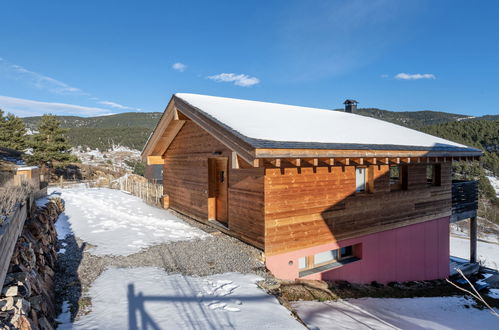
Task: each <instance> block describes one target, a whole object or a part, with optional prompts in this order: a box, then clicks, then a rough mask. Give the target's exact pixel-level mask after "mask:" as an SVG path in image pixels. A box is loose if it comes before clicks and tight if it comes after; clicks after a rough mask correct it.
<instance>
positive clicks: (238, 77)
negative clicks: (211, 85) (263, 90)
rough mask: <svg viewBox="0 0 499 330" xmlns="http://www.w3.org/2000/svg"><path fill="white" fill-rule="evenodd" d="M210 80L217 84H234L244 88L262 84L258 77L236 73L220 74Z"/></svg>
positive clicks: (210, 77)
mask: <svg viewBox="0 0 499 330" xmlns="http://www.w3.org/2000/svg"><path fill="white" fill-rule="evenodd" d="M208 79H211V80H214V81H216V82H233V83H234V85H237V86H242V87H250V86H253V85H256V84H258V83H260V79H258V78H256V77H250V76H248V75H246V74H235V73H220V74H217V75H214V76H209V77H208Z"/></svg>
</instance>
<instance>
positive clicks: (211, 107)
mask: <svg viewBox="0 0 499 330" xmlns="http://www.w3.org/2000/svg"><path fill="white" fill-rule="evenodd" d="M175 96H176V97H178V98H180V99H182V100H184V101H185V102H187V103H188V104H190V105H192V106H194V107H196V108H198V109H199V110H201V111H203V112H205V113H206V114H208V115H209V116H211V117H213V118H215V119H216V120H218V121H219V122H221V123H222V124H224V125H226V126H228V127H229V128H230V129H232V130H234V131H236V132H238V133H240V134H241V135H243V136H246V137H248V138H250V139H257V140H265V141H280V142H284V141H286V142H298V143H301V142H304V143H327V144H360V145H369V146H372V145H391V146H393V145H396V146H408V147H409V146H410V147H419V148H421V147H423V148H428V149H433V148H438V149H455V148H466V149H468V150H469V149H471V148H469V147H467V146H464V145H462V144H458V143H455V142H452V141H448V140H445V139H441V138H438V137H435V136H432V135H429V134H425V133H422V132H419V131H416V130H413V129H410V128H407V127H403V126H399V125H396V124H392V123H389V122H386V121H382V120H378V119H374V118H370V117H365V116H361V115H357V114H352V113H346V112H342V111H333V110H328V109H317V108H308V107H301V106H294V105H285V104H278V103H267V102H259V101H249V100H240V99H232V98H225V97H216V96H207V95H199V94H188V93H177V94H175ZM473 150H476V149H473Z"/></svg>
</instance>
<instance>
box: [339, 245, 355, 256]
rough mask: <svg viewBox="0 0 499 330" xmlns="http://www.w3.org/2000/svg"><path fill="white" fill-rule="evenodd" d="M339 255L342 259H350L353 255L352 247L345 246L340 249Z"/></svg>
mask: <svg viewBox="0 0 499 330" xmlns="http://www.w3.org/2000/svg"><path fill="white" fill-rule="evenodd" d="M340 255H341V257H342V258H345V257H350V256H352V255H353V253H352V246H345V247H342V248H341V249H340Z"/></svg>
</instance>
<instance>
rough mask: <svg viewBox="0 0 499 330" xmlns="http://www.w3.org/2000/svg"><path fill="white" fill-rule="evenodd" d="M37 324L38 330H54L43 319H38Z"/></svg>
mask: <svg viewBox="0 0 499 330" xmlns="http://www.w3.org/2000/svg"><path fill="white" fill-rule="evenodd" d="M38 324H39V326H40V330H54V328H53V327H52V325H51V324H50V322H49V321H48V320H47V319H46V318H45V317H40V318H39V319H38Z"/></svg>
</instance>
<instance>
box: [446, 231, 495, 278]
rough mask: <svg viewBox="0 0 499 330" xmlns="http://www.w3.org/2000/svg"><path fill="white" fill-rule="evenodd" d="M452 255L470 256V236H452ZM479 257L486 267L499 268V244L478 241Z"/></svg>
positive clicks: (466, 257) (467, 257) (465, 257)
mask: <svg viewBox="0 0 499 330" xmlns="http://www.w3.org/2000/svg"><path fill="white" fill-rule="evenodd" d="M450 255H451V256H454V257H459V258H463V259H468V260H469V258H470V240H469V238H460V237H451V238H450ZM477 258H478V260H480V261H481V262H483V264H484V265H485V266H486V267H489V268H494V269H497V270H499V244H494V243H485V242H480V241H478V243H477Z"/></svg>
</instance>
